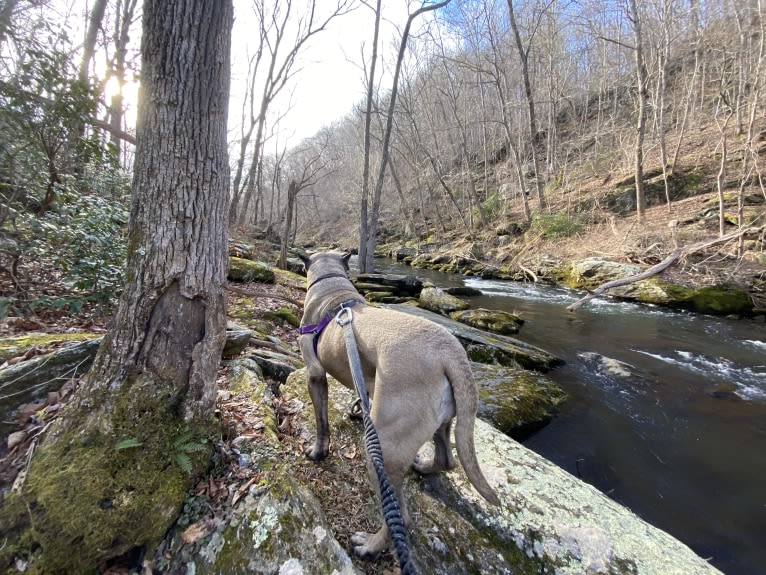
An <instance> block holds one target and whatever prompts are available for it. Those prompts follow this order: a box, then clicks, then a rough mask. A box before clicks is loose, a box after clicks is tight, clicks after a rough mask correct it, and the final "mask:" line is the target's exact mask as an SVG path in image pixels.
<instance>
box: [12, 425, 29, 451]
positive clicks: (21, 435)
mask: <svg viewBox="0 0 766 575" xmlns="http://www.w3.org/2000/svg"><path fill="white" fill-rule="evenodd" d="M26 438H27V432H26V431H24V430H23V429H22V430H21V431H14V432H13V433H11V434H10V435H9V436H8V451H11V450H12V449H13V448H14V447H16V446H17V445H19V444H21V443H23V442H24V440H25V439H26Z"/></svg>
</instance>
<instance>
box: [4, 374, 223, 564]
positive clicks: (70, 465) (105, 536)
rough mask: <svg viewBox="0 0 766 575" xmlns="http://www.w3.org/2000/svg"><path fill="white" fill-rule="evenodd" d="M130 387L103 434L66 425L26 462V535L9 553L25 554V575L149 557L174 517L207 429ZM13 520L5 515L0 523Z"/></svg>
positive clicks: (8, 511) (203, 455) (138, 386)
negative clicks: (140, 551) (139, 552)
mask: <svg viewBox="0 0 766 575" xmlns="http://www.w3.org/2000/svg"><path fill="white" fill-rule="evenodd" d="M138 379H139V378H136V381H133V382H129V384H126V385H123V387H122V388H121V391H120V392H118V393H119V394H120V395H119V396H118V397H117V398H116V399H115V400H114V401H115V404H116V406H115V408H114V409H113V410H112V412H111V413H112V415H111V418H110V421H109V422H108V424H106V425H102V426H95V425H88V429H89V430H90V431H89V432H88V433H83V432H82V431H81V429H83V428H84V427H85V424H84V421H79V422H78V421H77V419H76V417H75V415H71V417H70V420H69V422H68V424H71V425H70V427H69V429H70V431H62V430H58V432H57V431H56V430H54V431H53V432H52V433H59V434H58V435H53V436H51V437H49V438H47V440H46V442H44V443H43V444H42V445H41V446H40V447H39V448H38V449H37V451H36V452H35V456H34V458H33V459H32V464H31V466H30V469H29V474H28V476H27V479H26V482H25V484H24V491H23V496H22V501H23V504H24V506H25V507H26V508H27V509H28V510H29V513H28V520H29V526H30V528H29V529H28V530H25V529H20V530H19V531H18V532H17V533H16V534H15V535H14V539H15V540H16V541H17V542H18V545H17V547H16V551H15V553H18V554H19V555H21V556H22V557H30V556H32V553H33V550H34V561H33V562H32V564H31V567H30V570H29V571H28V572H29V573H90V572H93V571H94V569H95V568H96V566H97V565H98V564H99V563H100V562H101V561H103V560H105V559H108V558H111V557H117V556H120V555H122V554H124V553H126V552H128V551H130V550H132V549H135V548H137V547H143V548H145V549H146V550H148V552H149V553H151V551H152V550H153V549H154V548H155V547H156V546H157V545H158V544H159V543H160V542H161V541H162V539H163V538H164V536H165V533H166V531H167V529H168V528H169V527H170V525H172V523H173V521H174V520H175V518H176V517H177V515H178V513H179V510H180V508H181V505H182V502H183V500H184V494H185V492H186V490H187V489H188V488H189V487H190V485H191V483H192V481H193V474H192V473H191V472H192V471H193V470H197V471H200V470H202V469H204V468H205V467H206V466H207V463H208V461H209V455H210V450H209V448H207V446H205V445H204V438H206V437H208V436H209V435H210V434H211V433H212V432H213V430H214V429H215V425H216V424H215V423H214V422H212V421H211V422H205V423H200V424H198V425H197V426H195V427H189V426H187V425H186V424H185V423H184V422H183V421H182V418H181V416H180V414H179V413H178V412H179V411H180V410H179V409H177V406H175V405H174V403H173V401H172V400H171V401H168V399H167V397H166V396H165V394H163V393H162V392H160V391H158V390H156V389H152V388H150V387H149V386H148V385H146V384H147V383H150V382H147V381H138ZM130 383H132V385H131V384H130ZM156 387H157V386H155V388H156ZM91 400H92V399H91ZM87 417H88V414H87V413H85V414H84V415H82V418H87ZM102 417H109V416H102ZM105 423H106V422H105ZM99 427H100V428H99ZM126 440H130V441H126ZM186 467H188V469H187V468H186ZM13 512H14V509H13V508H6V507H5V506H4V508H3V510H2V512H1V513H0V516H2V517H3V520H2V523H7V522H9V521H11V522H12V521H13V519H12V515H13ZM17 523H18V522H17ZM21 547H25V548H26V551H23V550H22V548H21ZM73 550H77V552H76V553H73V552H72V551H73Z"/></svg>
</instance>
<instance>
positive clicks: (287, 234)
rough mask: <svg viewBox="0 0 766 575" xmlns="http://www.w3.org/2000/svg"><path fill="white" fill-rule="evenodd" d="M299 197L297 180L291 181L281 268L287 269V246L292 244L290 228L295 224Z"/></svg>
mask: <svg viewBox="0 0 766 575" xmlns="http://www.w3.org/2000/svg"><path fill="white" fill-rule="evenodd" d="M297 196H298V184H297V182H296V181H295V180H290V184H289V185H288V186H287V207H286V208H285V217H284V222H283V224H282V237H281V242H280V248H279V267H280V269H283V270H285V269H287V246H288V245H289V243H290V226H291V225H292V222H293V210H294V209H295V198H296V197H297Z"/></svg>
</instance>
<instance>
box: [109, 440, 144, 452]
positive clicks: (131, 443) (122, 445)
mask: <svg viewBox="0 0 766 575" xmlns="http://www.w3.org/2000/svg"><path fill="white" fill-rule="evenodd" d="M143 444H144V443H143V442H142V441H139V440H138V439H136V438H135V437H129V438H128V439H123V440H122V441H120V442H119V443H118V444H117V445H115V446H114V448H115V449H116V450H117V451H121V450H123V449H131V448H133V447H141V446H142V445H143Z"/></svg>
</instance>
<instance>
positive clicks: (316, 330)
mask: <svg viewBox="0 0 766 575" xmlns="http://www.w3.org/2000/svg"><path fill="white" fill-rule="evenodd" d="M327 277H330V276H324V277H323V278H320V279H325V278H327ZM344 277H345V276H344ZM314 283H316V282H314ZM358 303H364V302H363V301H362V300H360V299H357V298H354V299H350V300H346V301H344V302H343V303H341V304H340V305H337V306H335V307H334V308H332V309H331V310H330V312H329V313H328V314H327V315H325V316H324V317H323V318H322V319H321V320H319V322H318V323H312V324H310V325H302V326H300V327H299V328H298V333H299V334H301V335H306V334H307V333H309V334H313V335H314V340H313V343H314V353H316V352H317V344H318V343H319V336H320V335H322V332H323V331H324V328H326V327H327V326H328V325H329V324H330V322H331V321H332V320H333V318H334V317H335V316H336V315H338V313H339V312H341V311H343V310H344V309H348V308H350V307H353V306H355V305H356V304H358Z"/></svg>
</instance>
